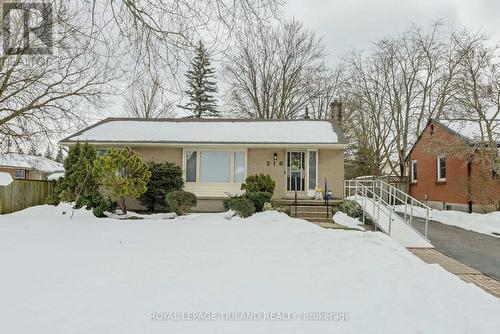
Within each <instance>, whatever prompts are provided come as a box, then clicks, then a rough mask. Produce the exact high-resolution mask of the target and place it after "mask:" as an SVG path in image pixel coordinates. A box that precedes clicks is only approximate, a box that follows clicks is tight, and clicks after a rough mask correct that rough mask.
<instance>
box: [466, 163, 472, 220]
mask: <svg viewBox="0 0 500 334" xmlns="http://www.w3.org/2000/svg"><path fill="white" fill-rule="evenodd" d="M472 159H473V157H472V156H471V157H470V158H469V159H468V161H467V197H468V198H467V200H468V201H467V207H468V212H469V213H472Z"/></svg>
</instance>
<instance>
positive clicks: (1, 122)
mask: <svg viewBox="0 0 500 334" xmlns="http://www.w3.org/2000/svg"><path fill="white" fill-rule="evenodd" d="M52 11H53V12H52V15H51V20H52V24H53V27H54V29H55V31H54V33H53V35H52V41H51V47H52V49H53V51H54V54H53V55H52V56H49V57H36V56H34V55H30V51H31V50H32V49H33V48H34V47H38V46H40V45H36V44H34V43H35V42H34V41H33V40H31V41H32V42H31V44H30V45H25V44H23V38H21V36H23V30H22V27H23V24H24V23H23V21H22V20H19V19H18V18H17V19H16V17H9V20H10V21H9V22H8V23H9V24H10V32H11V36H10V37H11V38H10V45H11V46H13V47H17V48H18V51H17V52H12V53H9V52H4V54H3V55H1V56H0V142H1V143H2V144H3V143H9V147H10V149H14V150H18V149H19V147H24V148H26V143H30V142H31V143H33V142H38V141H42V140H46V139H47V138H52V136H54V135H56V134H60V133H61V132H62V131H64V130H67V129H69V128H71V127H74V126H81V125H82V124H84V123H85V120H84V110H85V108H86V107H88V106H89V105H92V106H97V107H98V106H99V105H100V104H101V103H102V98H103V96H105V95H106V94H107V93H111V92H112V89H111V87H110V86H109V85H108V84H109V83H110V82H111V81H112V80H114V79H115V78H116V76H115V73H114V72H113V71H112V70H111V68H110V67H109V66H107V65H108V64H109V61H110V58H109V55H108V54H106V53H105V52H103V50H99V51H97V44H96V41H95V40H93V39H90V38H88V31H87V30H86V28H85V27H86V25H85V22H84V21H82V18H81V17H80V16H79V13H78V11H77V10H75V9H72V8H70V7H68V6H65V3H64V2H61V3H60V4H59V5H58V6H53V7H52ZM12 13H13V12H12ZM10 14H11V12H9V15H10ZM4 151H5V150H4Z"/></svg>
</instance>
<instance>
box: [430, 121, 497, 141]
mask: <svg viewBox="0 0 500 334" xmlns="http://www.w3.org/2000/svg"><path fill="white" fill-rule="evenodd" d="M436 121H437V122H439V123H440V124H442V125H444V126H445V127H447V128H448V129H450V130H452V131H453V132H455V133H456V134H458V135H460V136H461V137H463V138H465V139H467V140H469V141H478V142H481V141H487V140H488V138H487V132H486V125H485V124H484V122H481V121H479V120H462V119H437V120H436ZM492 130H493V131H492V132H493V135H494V139H495V141H496V142H497V143H500V120H499V121H493V129H492Z"/></svg>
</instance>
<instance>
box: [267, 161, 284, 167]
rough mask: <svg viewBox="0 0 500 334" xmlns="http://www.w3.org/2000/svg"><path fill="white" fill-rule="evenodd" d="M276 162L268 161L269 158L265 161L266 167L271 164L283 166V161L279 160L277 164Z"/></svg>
mask: <svg viewBox="0 0 500 334" xmlns="http://www.w3.org/2000/svg"><path fill="white" fill-rule="evenodd" d="M276 162H277V161H273V162H271V161H269V160H268V161H266V166H267V167H270V166H271V165H272V166H276V165H278V166H283V161H279V162H278V163H277V164H276Z"/></svg>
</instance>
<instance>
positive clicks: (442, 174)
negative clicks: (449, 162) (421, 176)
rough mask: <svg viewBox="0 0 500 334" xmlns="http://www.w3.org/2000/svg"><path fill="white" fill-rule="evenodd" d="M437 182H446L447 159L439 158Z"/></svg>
mask: <svg viewBox="0 0 500 334" xmlns="http://www.w3.org/2000/svg"><path fill="white" fill-rule="evenodd" d="M437 180H438V181H446V158H445V157H438V158H437Z"/></svg>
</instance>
